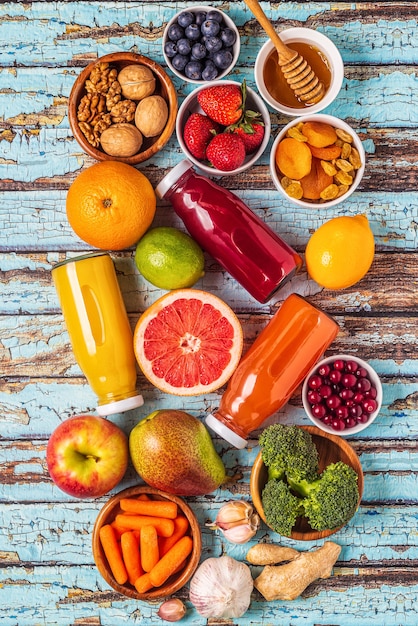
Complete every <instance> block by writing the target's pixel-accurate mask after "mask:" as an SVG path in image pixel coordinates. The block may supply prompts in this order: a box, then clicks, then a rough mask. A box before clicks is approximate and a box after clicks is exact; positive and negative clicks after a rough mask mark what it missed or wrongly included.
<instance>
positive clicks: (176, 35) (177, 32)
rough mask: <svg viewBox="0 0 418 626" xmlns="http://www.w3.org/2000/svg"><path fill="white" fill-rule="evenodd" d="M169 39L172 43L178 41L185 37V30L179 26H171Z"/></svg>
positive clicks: (168, 34) (168, 33) (168, 32)
mask: <svg viewBox="0 0 418 626" xmlns="http://www.w3.org/2000/svg"><path fill="white" fill-rule="evenodd" d="M167 37H168V38H169V39H171V41H177V40H178V39H181V38H182V37H184V28H182V27H181V26H179V25H178V24H171V26H170V27H169V29H168V31H167Z"/></svg>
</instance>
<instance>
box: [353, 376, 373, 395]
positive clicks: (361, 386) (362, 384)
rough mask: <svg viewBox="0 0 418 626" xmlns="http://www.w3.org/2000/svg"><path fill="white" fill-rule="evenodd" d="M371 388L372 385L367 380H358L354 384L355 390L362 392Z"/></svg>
mask: <svg viewBox="0 0 418 626" xmlns="http://www.w3.org/2000/svg"><path fill="white" fill-rule="evenodd" d="M371 387H372V383H371V382H370V380H369V379H368V378H360V379H359V380H358V381H357V384H356V389H358V390H359V391H362V392H364V391H369V390H370V389H371Z"/></svg>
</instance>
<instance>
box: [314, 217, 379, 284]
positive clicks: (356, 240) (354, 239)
mask: <svg viewBox="0 0 418 626" xmlns="http://www.w3.org/2000/svg"><path fill="white" fill-rule="evenodd" d="M373 257H374V237H373V233H372V231H371V228H370V225H369V221H368V219H367V217H366V215H356V216H354V217H350V216H342V217H334V218H333V219H331V220H329V221H328V222H325V223H324V224H322V226H320V227H319V228H318V229H317V230H316V231H315V232H314V233H313V235H312V236H311V238H310V239H309V241H308V245H307V246H306V251H305V260H306V267H307V270H308V274H309V276H310V277H311V278H312V279H313V280H315V281H316V282H317V283H318V284H319V285H321V286H322V287H326V288H328V289H345V288H346V287H351V286H352V285H354V284H355V283H357V282H358V281H359V280H361V279H362V278H363V276H365V274H366V273H367V272H368V271H369V269H370V266H371V264H372V262H373Z"/></svg>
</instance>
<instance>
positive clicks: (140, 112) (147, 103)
mask: <svg viewBox="0 0 418 626" xmlns="http://www.w3.org/2000/svg"><path fill="white" fill-rule="evenodd" d="M167 120H168V106H167V102H166V101H165V100H164V98H162V97H161V96H156V95H155V96H148V97H147V98H144V99H143V100H141V101H140V102H139V103H138V106H137V107H136V111H135V125H136V126H137V127H138V128H139V130H140V131H141V133H142V134H143V135H144V136H145V137H156V136H157V135H159V134H160V133H162V131H163V130H164V127H165V125H166V124H167Z"/></svg>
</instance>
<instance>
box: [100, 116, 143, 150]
mask: <svg viewBox="0 0 418 626" xmlns="http://www.w3.org/2000/svg"><path fill="white" fill-rule="evenodd" d="M142 141H143V137H142V135H141V132H140V131H139V130H138V129H137V128H136V127H135V126H134V125H133V124H126V123H123V124H112V126H109V128H107V129H106V130H105V131H104V132H103V133H102V135H101V137H100V143H101V146H102V148H103V150H104V151H105V152H106V153H107V154H110V155H111V156H117V157H129V156H132V155H134V154H137V153H138V152H139V150H140V149H141V146H142Z"/></svg>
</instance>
